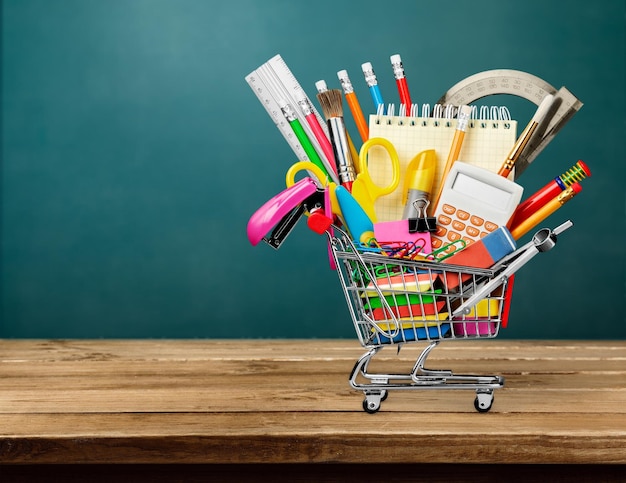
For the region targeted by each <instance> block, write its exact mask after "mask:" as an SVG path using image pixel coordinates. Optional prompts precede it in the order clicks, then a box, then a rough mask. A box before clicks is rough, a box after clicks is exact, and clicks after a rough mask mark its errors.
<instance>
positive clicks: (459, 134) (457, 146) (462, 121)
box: [430, 105, 472, 213]
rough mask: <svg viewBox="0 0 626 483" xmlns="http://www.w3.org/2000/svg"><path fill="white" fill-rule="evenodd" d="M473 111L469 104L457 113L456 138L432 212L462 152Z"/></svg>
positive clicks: (442, 175)
mask: <svg viewBox="0 0 626 483" xmlns="http://www.w3.org/2000/svg"><path fill="white" fill-rule="evenodd" d="M471 113H472V108H471V107H469V106H465V105H463V106H461V107H460V108H459V113H458V115H457V123H456V130H455V131H454V138H453V139H452V146H451V147H450V153H449V154H448V160H447V161H446V165H445V167H444V168H443V173H442V174H441V177H440V179H439V181H440V183H439V188H438V190H437V193H435V196H434V197H433V200H432V203H431V205H430V206H431V213H434V212H435V211H436V210H437V203H439V198H441V192H442V190H443V185H444V183H445V181H446V177H447V176H448V173H449V172H450V170H451V169H452V165H453V164H454V162H455V161H457V160H458V159H459V153H460V152H461V146H463V139H464V138H465V131H466V129H467V123H468V122H469V119H470V115H471Z"/></svg>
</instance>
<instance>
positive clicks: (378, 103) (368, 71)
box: [361, 62, 386, 114]
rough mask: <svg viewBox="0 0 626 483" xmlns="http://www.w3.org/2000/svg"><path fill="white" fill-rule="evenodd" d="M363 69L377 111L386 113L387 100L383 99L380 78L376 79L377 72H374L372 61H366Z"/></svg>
mask: <svg viewBox="0 0 626 483" xmlns="http://www.w3.org/2000/svg"><path fill="white" fill-rule="evenodd" d="M361 69H363V75H364V76H365V82H366V83H367V86H368V87H369V89H370V94H371V95H372V100H373V101H374V107H376V113H377V114H381V113H382V114H385V113H386V110H385V102H384V101H383V96H382V94H381V93H380V88H379V87H378V80H377V79H376V74H375V73H374V68H373V67H372V63H371V62H365V63H364V64H361ZM381 109H382V111H381ZM379 111H380V112H379Z"/></svg>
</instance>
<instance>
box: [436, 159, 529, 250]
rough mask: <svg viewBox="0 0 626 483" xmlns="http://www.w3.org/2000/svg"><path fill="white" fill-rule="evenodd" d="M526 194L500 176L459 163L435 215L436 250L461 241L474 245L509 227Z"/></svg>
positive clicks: (442, 194) (452, 173)
mask: <svg viewBox="0 0 626 483" xmlns="http://www.w3.org/2000/svg"><path fill="white" fill-rule="evenodd" d="M523 191H524V188H522V187H521V186H520V185H518V184H517V183H514V182H513V181H510V180H508V179H506V178H505V177H503V176H500V175H499V174H497V173H494V172H492V171H489V170H487V169H484V168H480V167H478V166H472V165H470V164H467V163H464V162H463V161H456V162H455V163H454V164H453V165H452V169H451V170H450V172H449V173H448V176H447V177H446V179H445V181H444V185H443V191H442V192H441V197H440V198H439V203H438V204H437V208H436V209H435V213H434V214H433V216H435V218H436V219H437V231H436V232H434V233H433V234H432V235H431V239H432V246H433V249H437V248H441V247H442V246H443V245H446V244H449V243H453V242H455V241H457V240H464V241H465V242H466V243H467V244H470V243H472V242H474V241H476V240H479V239H481V238H482V237H484V236H486V235H488V234H489V233H491V232H492V231H494V230H496V229H498V227H500V226H506V224H507V222H508V221H509V219H510V218H511V216H512V215H513V212H514V211H515V208H517V205H518V204H519V202H520V200H521V199H522V193H523ZM451 249H452V250H453V249H454V248H452V247H451Z"/></svg>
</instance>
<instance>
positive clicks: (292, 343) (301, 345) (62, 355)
mask: <svg viewBox="0 0 626 483" xmlns="http://www.w3.org/2000/svg"><path fill="white" fill-rule="evenodd" d="M422 347H423V344H405V345H404V346H403V348H402V351H401V355H404V354H407V355H406V358H407V359H415V357H417V354H418V353H419V350H421V348H422ZM363 352H364V348H363V347H361V346H360V345H359V344H358V342H357V341H356V340H347V339H346V340H342V339H315V340H310V339H308V340H298V339H294V340H284V339H270V340H249V339H247V340H241V341H240V340H183V341H179V340H102V341H100V340H52V341H48V340H6V339H5V340H0V362H2V361H10V362H19V361H29V360H30V361H35V360H40V361H62V360H67V361H73V360H111V359H113V358H118V359H125V360H126V359H127V360H152V361H159V360H167V361H174V360H183V361H191V360H216V359H228V360H236V359H239V360H242V359H244V360H258V359H261V360H267V359H274V360H277V359H292V360H314V359H324V358H329V357H332V358H333V359H338V358H345V359H348V360H353V359H354V358H355V357H358V356H359V355H360V354H362V353H363ZM388 353H389V354H393V353H395V347H389V348H386V349H385V350H383V351H382V352H381V355H383V356H385V355H386V354H388ZM432 357H433V358H434V359H437V358H446V359H448V358H457V359H462V360H466V359H476V358H485V357H489V358H497V359H551V358H559V359H567V358H578V359H581V360H584V359H590V358H591V359H594V360H612V359H613V360H621V361H626V341H509V340H501V339H497V338H496V339H482V340H450V341H447V340H446V341H443V342H442V343H441V344H440V345H439V347H437V349H436V350H435V351H433V353H432Z"/></svg>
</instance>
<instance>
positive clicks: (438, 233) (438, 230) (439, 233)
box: [434, 225, 448, 237]
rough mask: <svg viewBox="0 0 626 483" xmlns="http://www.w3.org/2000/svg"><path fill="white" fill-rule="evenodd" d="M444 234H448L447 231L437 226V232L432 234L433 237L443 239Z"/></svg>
mask: <svg viewBox="0 0 626 483" xmlns="http://www.w3.org/2000/svg"><path fill="white" fill-rule="evenodd" d="M446 233H448V230H447V229H446V228H444V227H443V226H440V225H437V231H436V232H435V233H434V236H438V237H443V236H444V235H445V234H446Z"/></svg>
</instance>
